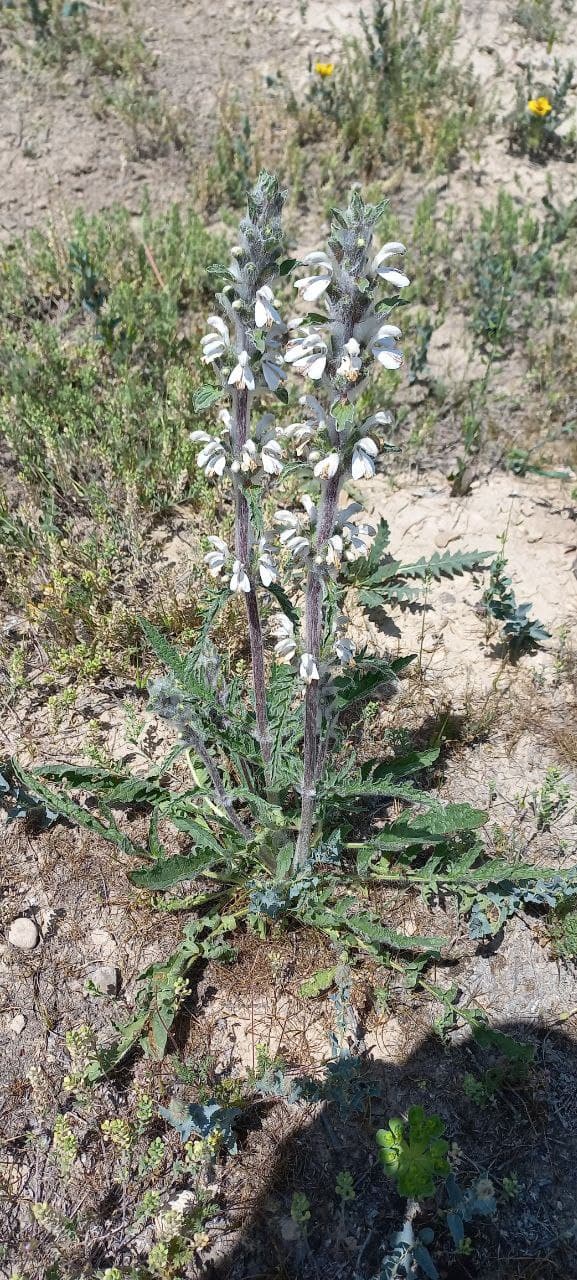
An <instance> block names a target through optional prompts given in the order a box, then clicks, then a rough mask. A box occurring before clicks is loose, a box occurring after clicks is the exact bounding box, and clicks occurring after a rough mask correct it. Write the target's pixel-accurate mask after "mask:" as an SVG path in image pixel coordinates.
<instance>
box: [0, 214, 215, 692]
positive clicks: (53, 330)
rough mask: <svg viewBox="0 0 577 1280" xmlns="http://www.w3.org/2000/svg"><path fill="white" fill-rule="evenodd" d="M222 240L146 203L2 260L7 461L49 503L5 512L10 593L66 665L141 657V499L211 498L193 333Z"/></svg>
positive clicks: (150, 505) (83, 223) (1, 524)
mask: <svg viewBox="0 0 577 1280" xmlns="http://www.w3.org/2000/svg"><path fill="white" fill-rule="evenodd" d="M219 250H220V242H219V241H217V240H216V239H214V238H213V237H211V236H210V235H208V234H207V233H206V231H205V230H204V228H203V227H202V226H201V223H200V221H199V219H198V218H197V216H196V215H195V214H193V213H192V212H190V211H183V210H181V209H179V208H178V207H176V206H175V207H174V208H173V209H172V210H170V211H169V212H168V213H167V214H166V215H162V216H161V217H159V218H156V219H153V218H151V216H150V214H149V213H148V211H147V210H146V209H145V210H144V212H143V218H142V223H141V229H140V230H139V231H138V232H137V231H136V230H135V229H134V226H133V224H132V223H131V220H130V218H129V216H128V214H126V213H122V212H120V211H113V212H111V213H110V214H106V215H99V216H97V217H95V218H86V217H84V216H83V215H80V214H79V215H77V217H76V218H75V220H74V222H73V226H72V236H71V238H70V240H68V241H66V240H62V239H61V238H60V236H58V235H57V234H56V232H55V231H52V232H51V233H49V234H40V233H36V234H35V235H34V236H33V237H32V239H31V244H30V246H24V245H21V244H18V245H16V246H14V248H12V249H11V250H9V251H7V252H6V253H5V256H4V258H3V261H2V264H1V268H0V270H1V272H2V277H3V291H2V301H1V302H0V310H1V312H2V320H3V339H2V343H1V344H0V365H1V367H2V370H3V392H2V395H1V397H0V421H1V424H2V429H3V432H4V436H5V439H6V441H7V443H8V445H9V447H10V451H11V453H10V466H11V468H12V470H13V471H15V472H16V473H17V475H18V477H19V482H20V484H21V486H22V487H23V489H24V491H25V493H26V494H28V495H29V502H30V503H31V504H32V508H33V510H35V511H37V510H38V508H40V509H43V515H42V516H39V515H37V514H35V515H34V516H33V517H32V518H31V519H30V522H25V521H24V520H23V519H22V517H15V516H13V515H12V512H11V509H10V506H9V504H8V502H7V499H4V503H3V507H2V508H0V543H1V544H2V547H3V551H4V555H5V557H6V560H5V563H6V567H7V569H8V586H7V593H8V598H9V601H10V603H11V604H12V606H13V607H16V608H19V609H21V610H22V612H24V613H25V614H26V615H27V617H28V619H29V621H30V623H31V624H32V627H33V630H34V632H35V633H36V634H37V635H38V636H40V637H42V638H43V639H44V638H46V639H47V640H48V642H49V644H50V641H51V640H52V642H53V644H52V648H53V649H54V654H55V660H56V654H57V661H58V665H59V666H60V668H61V669H63V670H64V671H69V670H71V669H72V670H77V669H78V668H79V667H80V668H84V670H85V671H86V673H89V669H90V664H91V663H92V661H93V659H96V667H95V668H93V669H96V670H97V669H98V668H99V667H102V666H106V665H107V663H108V662H109V661H110V660H112V661H113V662H114V656H113V655H114V651H115V650H117V649H118V647H119V646H120V647H124V648H125V651H126V652H129V651H130V649H131V646H132V651H133V652H134V644H135V641H136V643H138V641H137V631H136V630H135V622H134V616H133V620H132V621H131V613H130V608H129V607H128V602H127V597H128V594H129V590H128V584H129V581H130V576H131V573H133V572H134V566H135V562H139V563H140V565H141V567H142V568H144V566H145V564H146V559H147V553H146V549H145V546H144V543H143V540H142V528H143V520H144V516H143V514H141V513H142V512H143V509H148V510H151V511H153V512H154V511H159V510H162V508H163V507H166V506H168V505H170V504H171V503H173V502H179V501H182V500H183V499H186V500H187V501H188V502H189V503H191V504H192V505H193V506H195V507H198V506H199V505H202V504H203V503H204V504H208V505H210V499H209V497H208V491H207V488H206V485H205V483H204V481H203V480H202V478H201V477H200V476H199V475H198V474H197V473H196V472H195V471H194V470H193V467H192V462H193V457H192V452H191V448H190V444H189V440H188V433H189V430H190V427H191V426H192V424H193V422H194V410H193V404H192V396H193V392H194V388H195V386H196V385H198V379H199V366H198V362H197V361H196V360H195V358H194V348H193V342H192V338H191V331H192V332H194V325H195V323H196V321H195V316H196V313H197V311H198V308H199V306H200V305H201V303H202V300H203V298H204V296H205V295H206V289H207V281H208V274H207V273H208V267H209V264H210V262H211V261H212V260H213V258H214V256H215V255H217V254H218V253H219ZM151 263H152V264H153V266H154V269H153V266H152V265H151ZM155 271H156V273H157V274H155ZM159 278H160V281H161V283H159ZM87 522H88V529H90V526H92V530H93V532H89V531H87ZM80 530H82V532H80ZM131 565H132V566H133V568H132V570H131V569H130V566H131ZM82 646H84V648H82Z"/></svg>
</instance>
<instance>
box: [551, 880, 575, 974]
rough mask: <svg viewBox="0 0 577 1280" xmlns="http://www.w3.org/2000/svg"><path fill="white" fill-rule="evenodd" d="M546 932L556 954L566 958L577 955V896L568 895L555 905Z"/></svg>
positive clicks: (571, 958)
mask: <svg viewBox="0 0 577 1280" xmlns="http://www.w3.org/2000/svg"><path fill="white" fill-rule="evenodd" d="M545 932H546V935H547V937H548V939H549V942H550V944H551V947H552V950H553V952H554V954H555V955H558V956H560V957H561V959H564V960H575V958H576V957H577V896H575V895H573V896H572V897H568V898H566V899H565V901H564V902H560V903H559V904H558V906H556V907H554V909H553V911H551V912H550V915H549V917H548V919H547V923H546V926H545Z"/></svg>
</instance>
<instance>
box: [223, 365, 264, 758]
mask: <svg viewBox="0 0 577 1280" xmlns="http://www.w3.org/2000/svg"><path fill="white" fill-rule="evenodd" d="M249 416H250V410H249V395H248V391H247V390H246V389H245V390H242V391H240V390H239V391H236V392H235V394H234V399H233V414H232V445H233V451H234V454H235V457H239V455H240V451H241V449H242V447H243V445H244V444H246V441H247V439H248V428H249ZM234 500H235V552H236V556H237V559H238V560H240V562H241V564H242V565H243V567H244V569H245V572H246V574H247V576H248V579H249V582H250V591H247V592H246V593H245V601H246V614H247V620H248V634H249V643H250V656H251V662H252V681H253V688H254V703H255V710H256V723H257V730H258V740H259V744H260V749H261V754H262V759H263V764H264V769H265V774H266V777H267V781H268V780H269V778H270V765H271V755H272V740H271V735H270V730H269V726H268V716H267V712H266V683H265V669H264V642H263V635H262V627H261V623H260V614H259V611H258V601H257V597H256V591H255V587H254V579H253V576H252V573H251V571H250V544H251V538H250V533H251V529H250V510H249V505H248V502H247V500H246V496H245V494H244V491H243V488H242V483H241V481H240V480H239V477H238V474H236V475H235V477H234Z"/></svg>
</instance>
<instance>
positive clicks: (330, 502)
mask: <svg viewBox="0 0 577 1280" xmlns="http://www.w3.org/2000/svg"><path fill="white" fill-rule="evenodd" d="M340 487H341V470H340V467H339V470H338V471H337V473H336V475H334V476H332V477H331V479H330V480H327V482H326V484H325V486H324V491H323V496H322V500H321V506H320V511H319V518H318V524H317V536H316V541H315V549H316V551H317V554H318V552H319V551H320V550H321V548H322V547H323V546H324V544H325V543H326V542H327V541H328V539H329V538H330V536H331V533H332V531H333V526H334V522H335V515H336V511H337V505H338V500H339V490H340ZM322 623H323V582H322V576H321V572H320V567H319V566H318V565H317V564H313V566H312V568H311V570H310V572H309V575H308V579H307V587H306V611H305V645H306V651H307V653H310V654H312V656H313V658H314V660H315V662H316V663H317V666H318V663H319V660H320V651H321V640H322ZM319 706H320V690H319V681H318V680H313V681H311V683H310V684H309V685H308V686H307V691H306V694H305V724H304V748H303V781H302V799H301V821H300V827H299V834H298V839H297V844H296V849H295V856H294V860H293V869H294V870H295V871H296V870H298V869H299V868H301V867H303V866H304V865H305V863H306V862H307V860H308V857H309V853H310V846H311V836H312V829H313V822H314V814H315V806H316V786H317V782H318V762H319Z"/></svg>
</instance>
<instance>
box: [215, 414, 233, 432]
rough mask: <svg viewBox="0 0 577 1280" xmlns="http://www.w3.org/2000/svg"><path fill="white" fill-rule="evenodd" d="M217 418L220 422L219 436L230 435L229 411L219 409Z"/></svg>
mask: <svg viewBox="0 0 577 1280" xmlns="http://www.w3.org/2000/svg"><path fill="white" fill-rule="evenodd" d="M218 417H219V421H220V422H222V431H221V435H225V434H227V433H230V425H231V421H232V419H231V416H230V409H219V411H218Z"/></svg>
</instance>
